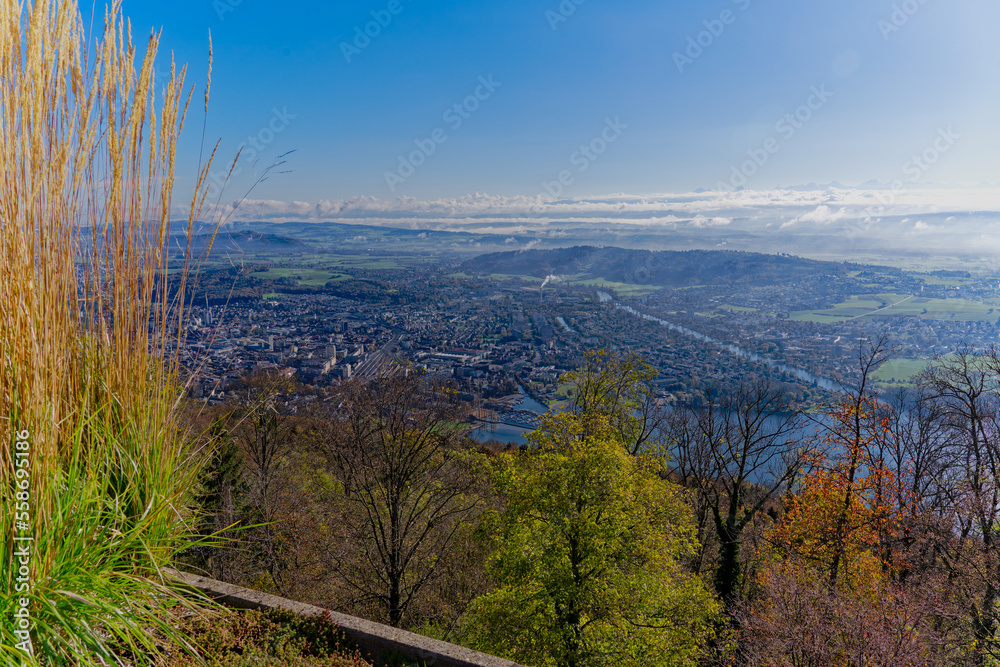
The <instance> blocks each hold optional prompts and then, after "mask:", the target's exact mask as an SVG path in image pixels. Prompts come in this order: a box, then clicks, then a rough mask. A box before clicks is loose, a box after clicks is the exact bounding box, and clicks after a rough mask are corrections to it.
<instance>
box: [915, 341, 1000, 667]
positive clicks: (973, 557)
mask: <svg viewBox="0 0 1000 667" xmlns="http://www.w3.org/2000/svg"><path fill="white" fill-rule="evenodd" d="M919 381H920V383H921V385H922V386H924V387H926V388H927V389H928V390H930V392H931V393H932V395H933V396H934V397H935V398H936V399H937V400H938V401H939V402H940V405H941V409H942V411H943V413H944V418H945V420H946V423H947V424H948V426H949V427H950V428H951V429H952V431H953V434H954V438H955V441H956V443H957V447H956V449H955V460H954V462H953V466H952V467H953V470H954V472H955V473H956V474H954V475H952V476H951V479H950V482H951V483H950V488H949V493H950V495H951V503H950V504H951V508H952V515H951V520H952V522H953V525H954V526H955V532H956V533H957V536H956V539H955V540H952V541H950V543H948V545H947V549H946V550H945V552H944V557H945V559H946V561H947V563H948V565H949V567H950V568H951V569H952V571H953V572H954V573H955V574H956V575H957V580H958V581H960V582H961V583H962V584H963V585H964V586H965V587H966V589H967V596H968V605H969V616H970V619H971V621H972V625H973V630H974V633H975V638H976V647H977V648H976V651H977V654H978V655H979V656H980V660H981V661H982V662H983V663H984V664H985V662H986V657H987V656H991V657H993V658H997V657H1000V642H998V641H997V639H996V635H997V632H998V630H1000V437H998V436H1000V433H998V428H997V417H998V407H1000V401H998V397H997V391H998V386H1000V353H998V351H997V349H996V348H991V349H990V350H988V351H986V352H984V353H976V352H974V351H972V350H970V349H968V348H963V349H960V350H959V351H958V352H956V353H954V354H952V355H949V356H947V357H944V358H941V359H939V360H938V361H937V362H936V363H935V364H934V365H932V366H931V367H930V368H928V369H927V370H926V371H925V372H924V373H923V374H922V375H921V376H920V378H919Z"/></svg>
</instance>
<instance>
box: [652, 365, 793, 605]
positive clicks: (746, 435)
mask: <svg viewBox="0 0 1000 667" xmlns="http://www.w3.org/2000/svg"><path fill="white" fill-rule="evenodd" d="M702 399H703V400H702V407H701V408H699V409H693V408H692V409H691V416H690V418H689V419H681V420H677V419H674V420H671V422H670V423H671V424H672V425H673V426H675V427H677V426H680V427H681V429H680V430H678V431H675V433H674V437H673V449H674V455H675V459H674V460H675V466H676V470H677V473H678V475H679V476H680V477H681V480H682V481H686V482H687V483H688V484H691V483H692V482H693V483H694V484H696V485H697V488H698V489H699V495H700V497H701V499H702V501H703V502H705V503H706V505H707V508H708V510H709V512H710V515H711V520H712V522H713V523H714V526H715V532H716V536H717V538H718V541H719V564H718V568H717V569H716V574H715V584H716V589H717V591H718V593H719V595H720V597H722V599H723V601H724V602H725V603H726V604H727V606H729V607H730V608H731V607H732V605H733V603H734V602H735V601H736V599H737V596H738V593H739V587H740V581H741V578H742V565H741V558H740V542H741V536H742V534H743V531H744V530H745V529H746V528H747V526H748V525H750V523H751V522H752V521H753V520H754V518H755V517H756V516H757V515H758V513H759V512H761V511H762V510H763V509H764V508H765V506H766V505H767V503H768V502H769V501H770V500H771V499H772V498H773V497H774V496H775V494H776V493H778V491H779V490H780V489H781V488H782V487H783V486H784V485H785V484H786V483H787V482H788V481H789V480H790V479H792V477H793V476H794V475H795V474H796V471H797V470H798V468H799V465H800V450H801V448H800V445H799V438H798V435H799V430H800V428H801V426H802V421H801V418H800V415H799V414H798V412H797V411H796V410H794V409H792V407H791V405H790V404H789V402H788V399H787V397H786V396H785V394H784V393H783V392H782V390H781V389H780V388H777V387H775V386H774V385H772V384H770V383H769V382H768V381H766V380H762V379H760V380H756V381H752V382H748V383H744V384H742V385H740V386H739V387H738V388H737V390H736V391H735V392H734V393H732V394H727V395H725V396H722V397H718V396H715V395H714V394H712V393H711V392H703V394H702ZM691 426H694V429H693V431H692V429H691Z"/></svg>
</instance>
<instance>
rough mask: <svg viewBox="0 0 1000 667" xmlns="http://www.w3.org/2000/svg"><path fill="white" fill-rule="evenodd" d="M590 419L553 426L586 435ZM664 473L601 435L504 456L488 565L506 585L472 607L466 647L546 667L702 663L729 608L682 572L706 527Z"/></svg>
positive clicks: (569, 418)
mask: <svg viewBox="0 0 1000 667" xmlns="http://www.w3.org/2000/svg"><path fill="white" fill-rule="evenodd" d="M579 419H580V418H579V416H577V415H572V414H563V415H562V416H561V417H560V418H559V419H558V420H554V421H553V422H552V424H551V426H556V427H559V426H561V427H562V428H563V429H564V430H565V431H568V432H580V430H581V425H580V423H579ZM597 430H598V431H604V432H608V431H614V430H615V429H614V427H613V426H611V425H605V427H604V428H598V429H597ZM550 442H551V441H550ZM661 472H663V470H662V465H661V464H660V463H659V462H658V461H656V460H654V459H652V458H647V457H636V456H631V455H629V454H628V452H626V451H625V449H624V448H623V447H622V445H621V442H619V441H617V440H615V439H613V438H607V437H600V436H590V435H588V436H584V437H582V438H574V439H571V440H570V441H569V442H566V443H563V444H560V445H557V446H551V445H550V446H543V447H542V448H541V449H539V450H528V451H522V452H519V453H515V454H505V455H502V456H501V457H500V458H499V459H498V461H497V464H496V468H495V471H494V479H495V484H496V486H497V488H498V490H499V493H500V495H501V497H502V500H503V502H504V507H503V509H502V510H501V511H499V512H497V513H496V514H494V515H493V516H492V518H491V524H490V525H491V535H492V537H493V543H494V545H495V550H494V552H493V554H492V556H491V558H490V561H489V563H488V569H489V571H490V573H491V574H492V575H493V577H494V578H495V579H496V581H497V583H498V584H499V587H498V588H497V589H496V590H495V591H493V592H492V593H489V594H487V595H485V596H483V597H481V598H478V599H477V600H475V601H474V602H473V605H472V607H471V609H470V612H469V619H467V622H466V641H468V642H469V643H470V644H471V645H473V646H475V647H477V648H479V649H482V650H486V651H488V652H491V653H495V654H498V655H503V656H506V657H508V658H510V659H511V660H515V661H518V662H521V663H524V664H531V665H535V666H536V667H549V666H552V667H556V666H558V667H582V666H584V665H588V666H591V665H593V666H597V665H624V666H629V665H636V666H638V665H693V664H696V663H697V659H698V656H699V654H700V653H701V651H702V649H703V647H704V646H705V644H706V643H707V642H708V641H709V640H710V639H711V637H712V636H713V632H714V631H713V628H714V625H713V624H714V621H715V620H716V617H717V615H718V611H719V605H718V603H717V602H716V601H715V599H714V598H713V596H712V595H711V593H710V592H709V591H708V590H707V589H706V587H705V586H704V584H703V583H702V582H701V581H700V579H698V578H697V577H695V576H693V575H691V574H689V573H686V572H684V571H683V568H682V567H681V565H680V560H681V559H683V558H686V557H689V556H690V555H691V554H692V553H693V552H694V550H695V548H696V546H697V545H696V539H695V526H694V523H693V520H692V517H691V512H690V509H689V508H688V507H687V505H686V503H685V500H684V491H683V489H681V488H680V487H679V486H677V485H675V484H672V483H670V482H668V481H665V480H664V479H663V477H662V476H661V475H660V473H661Z"/></svg>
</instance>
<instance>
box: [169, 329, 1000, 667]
mask: <svg viewBox="0 0 1000 667" xmlns="http://www.w3.org/2000/svg"><path fill="white" fill-rule="evenodd" d="M889 353H890V350H889V349H888V345H887V343H886V341H885V340H875V341H871V342H865V343H863V344H862V346H861V347H859V351H858V364H857V373H856V377H855V379H854V382H853V384H850V386H849V387H848V390H847V392H846V393H845V394H844V395H842V396H840V397H839V398H838V400H837V401H836V402H835V403H833V404H831V405H828V406H825V407H824V408H823V409H822V410H820V411H817V412H812V413H803V412H799V411H796V410H793V409H792V407H791V403H790V401H789V400H788V398H787V396H786V395H785V394H784V393H783V392H782V390H781V389H780V387H777V386H775V385H771V384H769V383H768V382H767V381H766V380H750V381H748V382H746V383H744V384H743V385H741V386H740V387H739V388H738V389H737V390H734V391H729V392H727V393H725V394H719V393H718V392H714V391H712V390H711V388H704V389H703V391H702V392H701V394H700V400H699V401H698V402H697V404H696V405H691V406H677V407H674V406H669V405H665V404H664V403H663V402H662V401H661V400H659V399H658V398H657V393H656V390H655V388H654V381H655V377H656V373H655V372H654V370H653V369H652V368H650V367H649V366H648V365H647V364H646V363H644V361H643V360H642V359H641V358H640V357H638V356H636V355H621V354H616V353H609V352H598V353H593V354H591V355H590V356H589V357H588V360H587V363H586V365H585V366H584V367H583V368H581V369H580V370H579V371H576V372H574V373H570V374H568V375H567V377H566V378H564V380H565V381H566V382H570V383H572V384H573V385H574V386H575V391H574V392H573V395H572V403H571V405H570V406H569V407H568V408H566V409H564V410H561V411H558V412H554V413H550V414H549V415H547V416H546V417H545V418H544V420H543V425H542V427H541V428H540V429H539V430H538V431H536V432H535V433H533V434H531V436H530V437H529V439H530V442H531V444H530V446H526V447H521V448H508V449H506V450H503V451H497V450H496V449H490V448H486V447H483V446H481V445H478V444H476V443H474V442H473V441H471V440H469V439H468V438H467V436H466V435H465V431H466V429H467V426H466V425H463V421H464V420H465V418H466V416H467V414H468V406H466V405H463V404H462V403H461V402H460V401H459V400H458V397H457V394H456V392H455V391H454V390H453V389H452V388H450V387H448V386H446V385H440V384H436V383H435V382H434V381H432V380H430V379H428V378H426V377H423V376H421V375H419V374H417V373H405V372H400V373H399V374H397V375H394V376H392V377H386V378H383V379H382V380H379V381H377V382H372V383H368V384H362V383H359V382H351V383H347V384H345V385H342V386H341V387H339V388H337V389H336V390H331V391H330V392H329V393H313V394H312V395H309V396H304V395H303V394H302V392H301V391H300V388H298V387H296V386H294V384H293V383H292V382H291V381H289V380H288V379H286V378H283V377H280V376H272V375H258V376H254V377H252V378H248V379H247V380H246V381H245V382H244V383H243V384H242V386H240V387H238V388H237V389H235V390H234V391H233V392H230V396H231V400H230V403H229V404H227V405H226V406H224V407H223V409H222V411H221V412H220V413H218V414H212V415H207V418H209V419H211V422H212V423H211V426H210V427H207V429H206V430H207V440H206V444H207V445H208V446H209V449H210V451H211V452H212V455H211V457H212V458H211V464H210V466H209V475H208V476H207V477H206V479H205V482H204V488H203V489H202V490H201V499H202V503H203V517H204V525H203V526H202V531H203V532H204V533H205V534H206V535H208V534H215V535H216V536H217V538H216V541H215V543H214V544H210V545H207V546H204V547H202V548H200V549H199V550H197V551H192V552H190V553H188V554H187V559H188V561H189V563H190V564H191V565H193V566H195V567H200V568H202V569H204V570H206V571H207V572H208V573H210V574H211V575H213V576H215V577H218V578H221V579H224V580H227V581H231V582H233V583H237V584H245V585H250V586H254V587H257V588H261V589H265V590H268V591H273V592H276V593H279V594H281V595H285V596H287V597H291V598H296V599H300V600H303V601H307V602H311V603H314V604H318V605H322V606H326V607H331V608H334V609H337V610H341V611H346V612H348V613H353V614H356V615H361V616H364V617H367V618H371V619H373V620H377V621H381V622H385V623H389V624H392V625H395V626H400V627H406V628H409V629H413V630H416V631H418V632H421V633H424V634H429V635H432V636H436V637H439V638H443V639H446V640H448V641H453V642H457V643H461V644H465V645H468V646H471V647H473V648H476V649H480V650H483V651H486V652H489V653H493V654H497V655H501V656H504V657H507V658H510V659H511V660H514V661H516V662H519V663H521V664H525V665H534V666H549V665H551V666H554V667H556V666H570V667H582V666H584V665H636V666H638V665H699V664H701V665H712V664H717V665H723V664H727V665H728V664H742V665H789V666H791V665H794V666H803V665H804V666H813V665H815V666H817V667H819V666H821V665H822V666H824V667H825V666H828V665H844V666H861V665H885V666H896V665H899V666H903V665H930V664H933V665H943V664H948V665H991V664H994V663H995V661H996V660H997V659H998V658H1000V641H998V637H997V630H998V624H1000V600H998V597H1000V522H998V519H1000V440H998V435H1000V428H998V427H1000V424H998V423H997V419H998V416H1000V413H998V410H997V408H998V407H1000V353H998V352H997V351H995V350H990V351H986V352H973V351H971V350H964V351H961V352H960V353H958V354H955V355H951V356H948V357H946V358H943V359H941V360H939V361H938V362H936V363H935V364H934V365H932V366H931V367H930V368H929V369H928V370H927V371H926V372H925V373H924V374H923V375H922V376H921V377H920V378H919V391H917V392H908V393H905V394H904V393H900V394H896V395H880V394H879V393H878V392H877V391H876V389H875V387H874V386H873V385H872V383H871V375H872V373H874V371H875V370H876V369H877V368H878V367H879V366H880V365H881V364H882V363H883V362H884V361H885V360H886V359H887V358H888V356H889ZM845 386H847V385H845Z"/></svg>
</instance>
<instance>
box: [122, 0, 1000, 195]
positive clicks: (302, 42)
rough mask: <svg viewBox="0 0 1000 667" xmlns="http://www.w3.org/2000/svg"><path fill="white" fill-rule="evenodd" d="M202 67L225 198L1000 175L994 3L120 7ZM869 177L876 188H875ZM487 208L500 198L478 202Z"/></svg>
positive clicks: (952, 179) (594, 1) (188, 145)
mask: <svg viewBox="0 0 1000 667" xmlns="http://www.w3.org/2000/svg"><path fill="white" fill-rule="evenodd" d="M123 11H124V13H125V15H126V16H128V17H129V18H130V19H131V21H132V25H133V35H134V36H135V38H136V40H137V41H139V40H141V39H144V37H145V36H146V35H148V33H149V31H150V30H152V29H159V28H162V30H163V33H162V43H161V47H160V49H161V59H162V63H163V64H162V65H161V70H160V71H161V72H162V71H166V69H167V68H168V67H169V64H168V63H169V60H168V58H169V54H170V53H171V52H172V53H173V54H174V57H175V58H176V59H177V61H178V62H182V63H188V64H189V66H190V71H189V83H192V84H194V85H196V86H197V87H198V89H199V90H200V88H201V86H203V84H204V79H205V72H206V63H207V54H208V41H209V33H211V37H212V41H213V44H214V67H213V73H212V97H211V105H210V110H209V114H208V117H207V119H205V118H204V115H203V113H202V112H201V109H200V108H198V107H197V105H194V106H193V107H192V112H191V114H190V117H189V120H188V126H187V128H186V133H185V135H184V141H183V143H182V147H181V154H180V156H179V157H180V159H179V162H178V165H179V170H180V174H179V175H180V181H179V184H180V187H182V188H183V187H190V185H191V183H193V178H192V176H193V174H194V173H195V166H196V164H197V159H198V155H199V150H200V148H201V144H202V141H203V140H202V125H203V123H204V127H205V139H204V141H205V143H206V145H208V146H211V145H212V144H214V142H215V141H220V151H219V155H220V158H219V159H218V161H217V163H216V168H215V175H216V176H215V180H216V181H218V182H219V183H222V182H223V180H224V175H225V173H226V172H227V171H228V164H229V162H230V161H231V160H232V159H233V157H234V156H235V155H236V152H237V151H238V150H239V149H240V148H241V146H242V147H243V158H242V160H241V163H240V165H239V173H238V174H237V175H236V176H235V177H234V178H233V179H231V182H230V183H229V184H228V185H227V187H226V189H225V191H224V192H222V193H221V195H220V196H221V198H222V199H223V200H224V201H230V200H234V199H237V198H239V197H240V196H242V195H243V194H244V193H245V192H246V191H247V190H248V189H249V188H250V186H251V185H253V183H254V182H255V180H256V178H257V177H259V176H260V175H261V174H262V173H263V172H264V170H265V169H266V168H267V167H268V165H270V164H272V163H273V162H274V161H275V160H276V159H277V158H278V156H282V155H285V154H286V153H289V151H294V152H291V153H289V154H287V155H286V156H285V157H284V158H283V160H284V164H282V165H280V166H279V167H277V168H275V169H272V170H271V171H270V172H269V173H268V174H267V177H266V180H264V181H263V182H260V183H258V184H257V185H256V186H255V187H254V189H253V190H252V193H251V197H252V199H254V200H260V201H269V202H287V203H289V204H290V205H291V203H294V202H298V203H299V204H310V205H314V204H316V203H317V202H329V201H341V200H356V199H358V198H361V199H362V200H364V201H370V200H378V201H386V202H406V201H411V200H416V201H436V200H450V199H456V198H463V197H470V196H471V197H476V196H477V193H478V195H479V197H480V199H481V198H482V197H483V196H486V195H488V196H489V197H500V198H505V199H504V201H509V198H531V197H535V198H539V199H540V200H545V199H552V200H560V199H562V198H592V197H599V196H603V195H610V194H612V193H627V194H629V195H641V194H649V193H685V192H693V191H697V190H699V189H706V190H734V189H738V188H740V187H742V188H746V189H748V190H762V191H763V190H771V189H775V188H783V187H789V186H798V185H804V184H810V183H815V184H818V188H819V189H823V188H825V187H826V186H827V185H828V184H830V183H832V182H836V183H839V184H840V185H843V186H847V187H856V186H858V185H861V184H864V183H866V182H870V181H877V182H879V183H880V184H882V185H881V187H886V184H890V186H891V184H893V183H904V184H906V186H907V187H912V186H919V185H929V184H935V187H937V186H940V185H944V186H975V185H978V184H981V183H983V182H988V183H994V184H995V183H1000V173H998V167H997V163H996V159H995V156H997V155H1000V125H998V122H997V118H1000V113H998V111H1000V85H998V84H1000V78H998V73H1000V40H997V39H995V26H996V25H998V24H1000V4H998V3H996V2H995V0H947V2H946V1H945V0H839V1H838V2H836V3H833V2H803V1H802V0H709V1H704V2H693V1H691V2H676V1H671V0H667V1H664V0H655V1H654V0H615V1H614V2H612V1H611V0H503V1H502V2H500V1H497V2H483V1H482V0H480V1H478V2H473V1H471V0H450V1H437V0H358V1H349V2H343V1H337V2H311V1H302V2H284V3H280V2H263V1H261V0H171V2H161V1H158V0H124V1H123ZM869 185H870V183H869ZM486 201H493V200H486Z"/></svg>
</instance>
